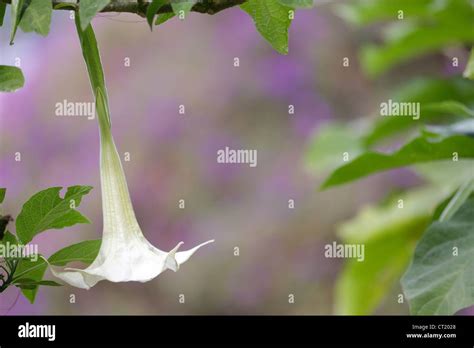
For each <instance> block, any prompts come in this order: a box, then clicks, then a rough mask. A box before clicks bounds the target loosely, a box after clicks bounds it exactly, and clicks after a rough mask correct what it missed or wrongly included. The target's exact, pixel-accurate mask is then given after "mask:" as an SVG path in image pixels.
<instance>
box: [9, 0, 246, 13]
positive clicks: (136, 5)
mask: <svg viewBox="0 0 474 348" xmlns="http://www.w3.org/2000/svg"><path fill="white" fill-rule="evenodd" d="M51 1H52V3H53V9H55V10H67V11H69V10H71V8H70V7H68V6H66V7H64V5H68V4H72V5H76V4H77V2H64V1H59V0H51ZM246 1H247V0H199V1H198V2H197V3H196V4H195V5H194V6H193V8H192V9H191V11H194V12H198V13H207V14H210V15H212V14H215V13H217V12H220V11H222V10H225V9H227V8H230V7H234V6H238V5H241V4H243V3H244V2H246ZM0 3H5V4H11V0H0ZM58 5H63V6H60V7H59V8H56V6H58ZM149 5H150V2H149V1H143V0H142V1H140V0H138V1H136V2H135V1H133V2H132V1H126V0H112V1H111V2H110V3H109V4H108V5H107V6H105V7H104V9H103V10H102V11H100V12H124V13H135V14H137V15H139V16H141V17H145V15H146V10H147V9H148V6H149ZM169 12H173V9H172V8H171V5H169V4H168V5H165V6H163V7H161V8H160V9H159V10H158V13H169Z"/></svg>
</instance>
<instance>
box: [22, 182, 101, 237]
mask: <svg viewBox="0 0 474 348" xmlns="http://www.w3.org/2000/svg"><path fill="white" fill-rule="evenodd" d="M61 189H62V187H51V188H48V189H46V190H43V191H40V192H38V193H36V194H35V195H33V196H32V197H31V198H30V199H29V200H28V201H27V202H26V203H25V204H24V205H23V209H22V210H21V212H20V214H19V215H18V218H17V220H16V233H17V235H18V238H19V239H20V241H21V242H22V243H23V244H27V243H29V242H30V241H31V240H32V239H33V237H34V236H36V235H37V234H38V233H40V232H42V231H45V230H48V229H60V228H63V227H68V226H72V225H75V224H81V223H90V221H89V220H88V219H87V218H86V217H85V216H83V215H82V214H81V213H79V212H78V211H77V210H76V209H75V208H76V207H78V206H79V204H80V203H81V199H82V196H84V195H86V194H87V193H89V192H90V190H92V187H91V186H71V187H68V189H67V192H66V195H65V196H64V199H62V198H61V197H59V192H60V191H61Z"/></svg>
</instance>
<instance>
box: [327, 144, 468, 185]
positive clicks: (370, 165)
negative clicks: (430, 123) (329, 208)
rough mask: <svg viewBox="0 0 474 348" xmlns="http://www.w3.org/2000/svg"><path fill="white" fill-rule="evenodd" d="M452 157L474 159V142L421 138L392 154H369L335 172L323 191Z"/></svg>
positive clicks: (454, 163)
mask: <svg viewBox="0 0 474 348" xmlns="http://www.w3.org/2000/svg"><path fill="white" fill-rule="evenodd" d="M453 153H457V154H458V158H459V159H464V158H473V157H474V139H473V138H470V137H467V136H462V135H455V136H451V137H436V138H428V137H426V136H420V137H417V138H415V139H413V140H412V141H410V142H409V143H407V144H405V145H404V146H402V147H401V148H400V149H399V150H398V151H396V152H394V153H392V154H383V153H378V152H366V153H364V154H363V155H361V156H359V157H357V158H356V159H355V160H353V161H352V162H349V163H348V164H346V165H344V166H342V167H339V168H338V169H336V170H335V171H334V172H333V173H332V174H331V175H330V177H329V178H328V179H327V180H326V181H325V182H324V183H323V185H322V188H328V187H331V186H335V185H341V184H344V183H347V182H350V181H353V180H356V179H359V178H362V177H364V176H367V175H371V174H374V173H376V172H380V171H384V170H389V169H394V168H398V167H404V166H409V165H412V164H416V163H422V162H430V161H438V160H443V159H449V158H452V157H453ZM453 165H456V162H453Z"/></svg>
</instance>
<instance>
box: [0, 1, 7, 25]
mask: <svg viewBox="0 0 474 348" xmlns="http://www.w3.org/2000/svg"><path fill="white" fill-rule="evenodd" d="M6 9H7V4H6V3H4V2H1V3H0V27H1V26H2V25H3V19H4V18H5V10H6Z"/></svg>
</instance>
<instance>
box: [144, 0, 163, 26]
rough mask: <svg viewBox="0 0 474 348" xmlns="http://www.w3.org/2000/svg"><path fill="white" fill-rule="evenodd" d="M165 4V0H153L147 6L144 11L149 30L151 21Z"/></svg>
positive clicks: (151, 24)
mask: <svg viewBox="0 0 474 348" xmlns="http://www.w3.org/2000/svg"><path fill="white" fill-rule="evenodd" d="M166 2H167V1H166V0H153V1H152V2H151V3H150V4H149V5H148V8H147V10H146V20H147V22H148V25H149V26H150V30H153V19H154V18H155V15H156V13H157V12H158V10H159V9H160V8H161V7H162V6H163V5H164V4H166Z"/></svg>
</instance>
